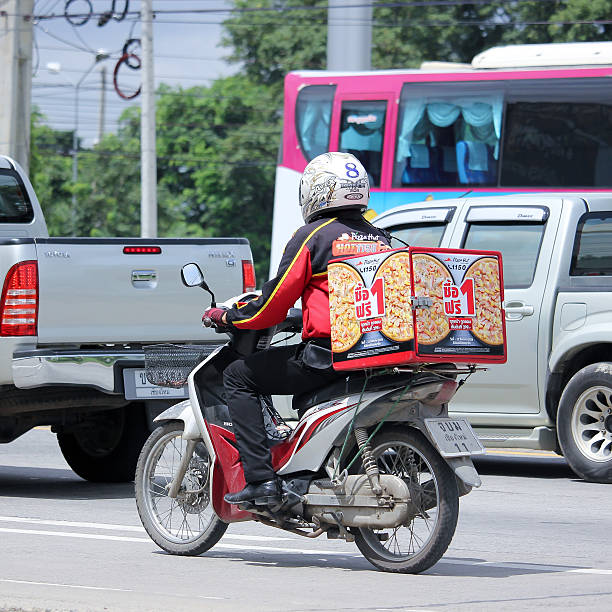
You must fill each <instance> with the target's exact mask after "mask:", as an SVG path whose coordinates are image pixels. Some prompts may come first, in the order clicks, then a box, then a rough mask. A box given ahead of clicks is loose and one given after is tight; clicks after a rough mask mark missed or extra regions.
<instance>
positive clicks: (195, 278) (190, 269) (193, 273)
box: [181, 263, 217, 307]
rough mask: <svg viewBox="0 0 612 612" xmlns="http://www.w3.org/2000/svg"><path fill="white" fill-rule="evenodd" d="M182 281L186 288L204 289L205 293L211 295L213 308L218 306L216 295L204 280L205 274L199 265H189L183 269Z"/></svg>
mask: <svg viewBox="0 0 612 612" xmlns="http://www.w3.org/2000/svg"><path fill="white" fill-rule="evenodd" d="M181 279H182V280H183V285H185V286H186V287H202V289H204V291H208V293H210V297H211V298H212V302H211V306H213V307H214V306H216V305H217V304H216V302H215V294H214V293H213V292H212V291H211V290H210V287H209V286H208V284H207V283H206V281H205V280H204V274H203V273H202V270H201V269H200V266H198V264H197V263H188V264H185V265H184V266H183V267H182V268H181Z"/></svg>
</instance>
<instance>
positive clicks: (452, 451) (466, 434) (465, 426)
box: [425, 419, 485, 457]
mask: <svg viewBox="0 0 612 612" xmlns="http://www.w3.org/2000/svg"><path fill="white" fill-rule="evenodd" d="M425 425H426V427H427V430H428V431H429V433H430V434H431V437H432V438H433V441H434V443H435V445H436V447H437V448H438V450H439V451H440V454H441V455H442V456H443V457H462V456H465V455H482V454H484V452H485V449H484V446H483V445H482V444H481V443H480V440H479V439H478V438H477V437H476V434H475V433H474V430H473V429H472V426H471V425H470V424H469V423H468V422H467V421H466V420H465V419H425Z"/></svg>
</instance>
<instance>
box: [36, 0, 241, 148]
mask: <svg viewBox="0 0 612 612" xmlns="http://www.w3.org/2000/svg"><path fill="white" fill-rule="evenodd" d="M89 1H90V2H91V5H92V6H93V11H94V12H95V13H97V14H99V13H102V12H104V11H109V10H110V9H111V7H112V5H113V2H112V0H89ZM67 4H68V0H35V6H34V12H35V14H36V15H37V16H39V17H40V18H39V19H38V20H37V22H36V23H35V26H34V38H35V44H34V56H33V72H34V78H33V82H32V103H33V104H34V105H36V106H38V108H39V109H40V110H41V111H42V113H43V114H44V115H45V117H46V123H48V124H49V125H51V126H52V127H54V128H56V129H61V130H73V129H74V125H75V86H76V84H77V83H78V82H79V80H81V79H83V80H82V83H81V85H80V87H79V130H78V133H79V136H80V137H81V139H82V142H83V145H84V146H91V144H92V143H93V142H94V141H95V140H96V138H97V136H98V119H99V116H100V92H101V82H102V81H101V74H100V69H101V67H102V66H105V67H106V73H107V76H106V88H105V97H106V113H105V132H112V131H115V130H116V128H117V120H118V117H119V115H120V114H121V112H122V111H123V110H124V109H125V108H127V107H128V106H130V105H134V104H140V98H135V99H134V100H131V101H126V100H122V99H121V98H120V97H119V96H118V95H117V94H116V93H115V91H114V88H113V83H112V75H113V70H114V68H115V65H116V64H117V61H118V59H119V57H120V55H121V50H122V48H123V45H124V43H125V42H126V40H127V39H129V38H139V37H140V21H139V19H138V17H137V16H136V15H130V14H128V15H127V16H126V17H125V18H124V19H123V20H122V21H117V20H116V19H111V20H110V21H109V22H108V23H107V24H106V25H104V26H102V27H99V26H98V23H97V22H98V17H97V16H92V17H91V18H90V19H89V20H88V21H87V23H85V24H83V25H80V26H77V25H72V24H71V23H69V22H68V20H67V19H66V18H65V17H64V12H65V7H66V5H67ZM114 4H115V10H116V14H115V16H116V17H120V14H119V13H120V12H122V11H123V9H124V7H125V6H126V4H127V5H128V9H129V12H130V13H132V12H135V11H140V1H139V0H115V2H114ZM230 6H231V1H230V0H153V9H154V10H159V11H172V12H171V13H163V14H162V13H159V14H158V16H157V17H156V19H155V25H154V33H153V36H154V41H153V48H154V55H155V60H154V61H155V80H156V86H157V85H159V84H160V83H162V82H163V83H167V84H168V85H172V86H178V85H180V86H182V87H193V86H195V85H208V84H210V83H211V81H212V80H214V79H215V78H218V77H220V76H226V75H229V74H231V73H232V72H233V71H235V70H236V67H235V66H230V65H228V64H227V63H226V62H225V61H223V57H224V56H226V55H228V53H229V50H228V49H225V48H222V47H219V46H218V45H219V42H220V39H221V33H222V31H221V26H220V23H221V22H222V21H223V20H224V19H226V18H227V17H228V13H227V9H228V7H230ZM185 9H209V10H210V9H213V11H212V12H209V13H200V14H194V13H181V12H179V11H181V10H185ZM214 9H219V10H218V11H216V10H214ZM88 12H89V7H88V2H87V0H72V2H70V3H69V14H70V15H71V17H72V20H73V21H77V20H79V19H84V16H85V15H86V14H87V13H88ZM100 49H103V50H104V51H105V52H107V53H108V54H109V55H110V58H109V59H107V60H105V61H103V62H100V63H98V64H97V65H96V64H95V56H96V51H98V50H100ZM134 50H135V52H136V54H138V53H139V50H138V49H137V48H134ZM92 66H93V69H91V68H92ZM90 69H91V71H90V72H89V74H87V75H86V73H87V71H88V70H90ZM139 82H140V71H137V70H130V69H129V68H127V67H126V66H125V65H123V66H122V68H121V69H120V71H119V86H120V87H121V88H122V89H123V90H124V92H125V93H127V94H129V93H131V92H132V91H134V89H135V88H136V87H137V86H138V84H139Z"/></svg>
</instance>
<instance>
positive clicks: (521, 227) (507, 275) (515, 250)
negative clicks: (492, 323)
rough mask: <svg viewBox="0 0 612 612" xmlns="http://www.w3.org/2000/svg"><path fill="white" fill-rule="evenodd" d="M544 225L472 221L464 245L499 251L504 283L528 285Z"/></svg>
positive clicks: (534, 267)
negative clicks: (501, 259)
mask: <svg viewBox="0 0 612 612" xmlns="http://www.w3.org/2000/svg"><path fill="white" fill-rule="evenodd" d="M545 227H546V226H545V225H544V224H543V223H470V224H469V225H468V231H467V235H466V237H465V241H464V244H463V247H464V248H466V249H482V250H486V251H500V252H501V254H502V258H503V268H504V270H503V272H504V286H505V287H507V288H520V287H529V286H530V285H531V283H532V281H533V275H534V274H535V269H536V263H537V261H538V253H539V252H540V244H541V242H542V236H543V235H544V228H545Z"/></svg>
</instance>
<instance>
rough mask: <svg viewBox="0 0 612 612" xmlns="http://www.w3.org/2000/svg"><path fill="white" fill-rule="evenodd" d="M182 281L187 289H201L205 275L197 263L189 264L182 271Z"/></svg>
mask: <svg viewBox="0 0 612 612" xmlns="http://www.w3.org/2000/svg"><path fill="white" fill-rule="evenodd" d="M181 279H182V280H183V285H185V286H186V287H200V286H201V285H202V283H203V282H204V274H202V270H200V266H198V264H197V263H188V264H185V265H184V266H183V267H182V269H181Z"/></svg>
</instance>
